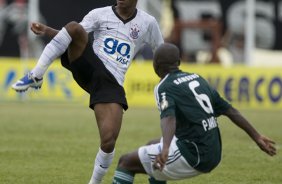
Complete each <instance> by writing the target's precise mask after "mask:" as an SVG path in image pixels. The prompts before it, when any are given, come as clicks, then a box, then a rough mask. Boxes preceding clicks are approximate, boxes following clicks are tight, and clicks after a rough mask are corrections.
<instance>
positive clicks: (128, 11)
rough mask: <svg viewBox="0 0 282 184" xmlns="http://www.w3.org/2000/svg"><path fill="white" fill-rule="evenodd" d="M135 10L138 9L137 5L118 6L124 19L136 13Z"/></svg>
mask: <svg viewBox="0 0 282 184" xmlns="http://www.w3.org/2000/svg"><path fill="white" fill-rule="evenodd" d="M135 11H136V7H132V8H120V7H118V6H116V12H117V14H118V15H119V16H120V17H121V18H122V19H124V20H127V19H129V18H131V17H132V16H133V15H134V13H135Z"/></svg>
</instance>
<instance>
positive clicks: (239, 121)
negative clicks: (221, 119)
mask: <svg viewBox="0 0 282 184" xmlns="http://www.w3.org/2000/svg"><path fill="white" fill-rule="evenodd" d="M226 115H227V116H228V117H229V118H230V120H231V121H232V122H233V123H234V124H236V125H237V126H238V127H240V128H241V129H243V130H244V131H245V132H246V133H247V134H248V135H249V136H250V137H251V138H252V139H253V140H254V141H256V140H257V138H258V137H259V136H260V134H259V133H258V132H257V131H256V129H255V128H254V127H253V126H252V125H251V124H250V123H249V121H248V120H247V119H246V118H244V117H243V116H242V115H241V114H240V112H239V111H238V110H237V109H235V108H233V107H231V108H230V109H229V110H228V111H227V112H226Z"/></svg>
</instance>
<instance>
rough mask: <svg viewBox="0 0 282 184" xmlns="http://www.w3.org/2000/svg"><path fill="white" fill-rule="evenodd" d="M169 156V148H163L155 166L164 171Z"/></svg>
mask: <svg viewBox="0 0 282 184" xmlns="http://www.w3.org/2000/svg"><path fill="white" fill-rule="evenodd" d="M167 158H168V150H166V149H165V150H162V152H161V153H160V154H159V155H157V157H156V160H155V162H154V164H153V168H154V169H158V170H160V171H162V170H163V168H164V167H165V163H166V161H167Z"/></svg>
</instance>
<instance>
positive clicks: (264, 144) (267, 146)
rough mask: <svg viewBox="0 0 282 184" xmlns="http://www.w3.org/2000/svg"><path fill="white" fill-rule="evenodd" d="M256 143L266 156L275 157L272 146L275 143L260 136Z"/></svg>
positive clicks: (274, 149) (274, 150)
mask: <svg viewBox="0 0 282 184" xmlns="http://www.w3.org/2000/svg"><path fill="white" fill-rule="evenodd" d="M256 143H257V145H258V146H259V147H260V149H261V150H262V151H264V152H265V153H267V154H268V155H270V156H274V155H276V148H275V146H274V144H275V142H274V141H272V140H271V139H269V138H267V137H265V136H262V135H261V136H259V137H258V138H257V139H256Z"/></svg>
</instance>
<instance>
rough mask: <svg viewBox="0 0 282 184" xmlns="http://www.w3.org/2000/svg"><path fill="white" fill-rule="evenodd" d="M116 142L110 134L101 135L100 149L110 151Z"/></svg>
mask: <svg viewBox="0 0 282 184" xmlns="http://www.w3.org/2000/svg"><path fill="white" fill-rule="evenodd" d="M115 144H116V138H115V137H114V136H113V135H112V134H109V133H108V134H107V135H104V136H101V149H102V150H103V151H104V152H106V153H111V152H112V151H113V150H114V148H115Z"/></svg>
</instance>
